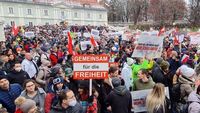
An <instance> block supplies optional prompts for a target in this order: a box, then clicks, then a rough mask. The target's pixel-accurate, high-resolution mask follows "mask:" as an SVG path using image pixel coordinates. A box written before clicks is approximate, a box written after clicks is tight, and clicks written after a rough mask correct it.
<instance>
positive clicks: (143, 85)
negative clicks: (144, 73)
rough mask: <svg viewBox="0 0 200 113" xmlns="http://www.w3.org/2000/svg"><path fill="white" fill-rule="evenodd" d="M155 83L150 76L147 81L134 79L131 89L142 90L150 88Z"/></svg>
mask: <svg viewBox="0 0 200 113" xmlns="http://www.w3.org/2000/svg"><path fill="white" fill-rule="evenodd" d="M154 85H155V83H154V81H153V80H152V78H151V77H150V78H149V80H148V82H142V81H141V80H139V79H138V80H136V81H135V82H134V86H133V90H134V91H136V90H144V89H152V88H153V86H154Z"/></svg>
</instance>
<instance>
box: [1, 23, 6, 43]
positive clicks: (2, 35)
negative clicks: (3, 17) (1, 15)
mask: <svg viewBox="0 0 200 113" xmlns="http://www.w3.org/2000/svg"><path fill="white" fill-rule="evenodd" d="M5 40H6V39H5V34H4V27H3V21H0V41H5Z"/></svg>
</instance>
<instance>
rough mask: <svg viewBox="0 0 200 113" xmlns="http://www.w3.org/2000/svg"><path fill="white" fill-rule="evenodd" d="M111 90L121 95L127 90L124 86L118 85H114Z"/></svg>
mask: <svg viewBox="0 0 200 113" xmlns="http://www.w3.org/2000/svg"><path fill="white" fill-rule="evenodd" d="M113 91H114V92H115V93H116V94H118V95H121V96H123V95H125V94H126V92H127V91H128V90H127V89H126V86H118V87H115V88H114V89H113Z"/></svg>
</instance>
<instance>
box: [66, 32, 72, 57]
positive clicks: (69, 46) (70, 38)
mask: <svg viewBox="0 0 200 113" xmlns="http://www.w3.org/2000/svg"><path fill="white" fill-rule="evenodd" d="M67 36H68V52H69V54H71V55H73V44H72V37H71V35H70V32H67Z"/></svg>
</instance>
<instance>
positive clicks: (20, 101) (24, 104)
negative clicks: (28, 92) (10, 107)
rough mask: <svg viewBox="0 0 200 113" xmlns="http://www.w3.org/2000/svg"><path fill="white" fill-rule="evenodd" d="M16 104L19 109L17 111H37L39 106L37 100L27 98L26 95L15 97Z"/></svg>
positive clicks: (25, 112)
mask: <svg viewBox="0 0 200 113" xmlns="http://www.w3.org/2000/svg"><path fill="white" fill-rule="evenodd" d="M15 105H16V106H17V108H18V109H17V110H16V112H15V113H19V111H21V112H22V113H35V112H36V111H37V106H36V103H35V101H33V100H31V99H26V98H25V97H21V96H20V97H18V98H16V99H15Z"/></svg>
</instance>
